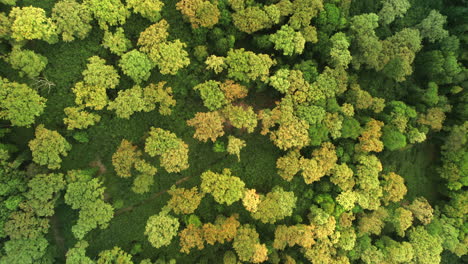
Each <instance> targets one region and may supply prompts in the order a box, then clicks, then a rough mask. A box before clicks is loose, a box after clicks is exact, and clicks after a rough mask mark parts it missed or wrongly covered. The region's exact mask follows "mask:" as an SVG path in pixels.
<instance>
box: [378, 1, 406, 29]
mask: <svg viewBox="0 0 468 264" xmlns="http://www.w3.org/2000/svg"><path fill="white" fill-rule="evenodd" d="M410 7H411V4H410V2H409V1H408V0H384V1H382V9H380V12H379V19H380V21H381V22H382V24H384V25H388V24H390V23H392V22H393V21H394V20H395V19H396V18H400V17H403V16H404V15H405V13H406V11H408V9H409V8H410Z"/></svg>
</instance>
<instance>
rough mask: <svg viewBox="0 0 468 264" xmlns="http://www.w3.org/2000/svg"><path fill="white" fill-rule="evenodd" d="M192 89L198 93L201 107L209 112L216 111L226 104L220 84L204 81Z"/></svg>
mask: <svg viewBox="0 0 468 264" xmlns="http://www.w3.org/2000/svg"><path fill="white" fill-rule="evenodd" d="M193 89H194V90H195V91H198V92H199V93H200V97H201V98H202V100H203V105H204V106H206V107H207V108H208V109H210V110H211V111H214V110H217V109H219V108H221V107H223V106H224V105H226V104H227V103H228V102H227V100H226V97H225V95H224V93H223V91H222V90H221V83H220V82H217V81H213V80H210V81H206V82H204V83H201V84H198V85H196V86H195V87H193Z"/></svg>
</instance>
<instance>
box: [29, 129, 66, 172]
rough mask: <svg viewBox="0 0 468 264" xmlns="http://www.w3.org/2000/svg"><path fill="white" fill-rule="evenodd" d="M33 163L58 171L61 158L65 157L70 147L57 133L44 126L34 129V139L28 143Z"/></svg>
mask: <svg viewBox="0 0 468 264" xmlns="http://www.w3.org/2000/svg"><path fill="white" fill-rule="evenodd" d="M28 145H29V148H30V149H31V152H32V157H33V161H34V162H36V163H37V164H39V165H47V167H48V168H49V169H59V168H60V163H61V162H62V158H61V156H64V157H66V156H67V155H68V151H70V150H71V145H70V144H69V143H68V142H67V140H65V138H64V137H62V135H60V134H59V133H58V132H57V131H53V130H48V129H47V128H45V127H44V125H39V126H37V127H36V133H35V138H34V139H33V140H31V141H29V144H28Z"/></svg>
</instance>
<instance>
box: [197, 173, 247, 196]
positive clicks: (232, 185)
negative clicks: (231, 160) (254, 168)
mask: <svg viewBox="0 0 468 264" xmlns="http://www.w3.org/2000/svg"><path fill="white" fill-rule="evenodd" d="M201 180H202V183H201V186H200V188H201V190H202V191H203V192H204V193H210V194H211V195H213V198H214V200H215V201H216V202H217V203H220V204H223V203H224V204H226V205H231V204H233V203H234V202H236V201H239V200H240V199H242V197H244V190H245V183H244V182H243V181H242V180H241V179H240V178H238V177H236V176H233V175H232V174H231V170H229V169H224V170H223V172H222V173H215V172H212V171H211V170H208V171H206V172H204V173H202V175H201Z"/></svg>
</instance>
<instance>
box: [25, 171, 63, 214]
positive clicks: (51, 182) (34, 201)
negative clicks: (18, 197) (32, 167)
mask: <svg viewBox="0 0 468 264" xmlns="http://www.w3.org/2000/svg"><path fill="white" fill-rule="evenodd" d="M65 184H66V183H65V180H64V178H63V174H61V173H50V174H37V175H36V176H34V178H33V179H31V180H30V181H29V182H28V187H29V191H28V192H27V193H26V194H25V197H26V198H27V199H28V200H29V202H28V204H29V205H30V206H31V208H32V209H33V210H34V212H35V213H36V214H37V215H38V216H52V215H53V214H54V201H55V200H56V199H57V198H58V196H57V194H58V193H59V192H60V191H61V190H63V189H64V188H65Z"/></svg>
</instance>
